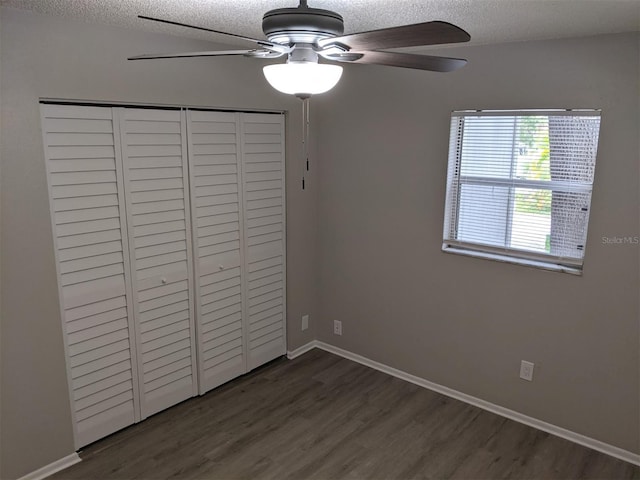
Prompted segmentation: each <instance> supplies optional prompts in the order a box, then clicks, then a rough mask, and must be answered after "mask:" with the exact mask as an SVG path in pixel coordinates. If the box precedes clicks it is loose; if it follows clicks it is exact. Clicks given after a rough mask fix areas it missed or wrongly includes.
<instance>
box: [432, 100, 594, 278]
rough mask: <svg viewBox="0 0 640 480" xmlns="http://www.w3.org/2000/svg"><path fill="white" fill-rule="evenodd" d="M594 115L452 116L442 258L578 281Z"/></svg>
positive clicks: (509, 113) (586, 218)
mask: <svg viewBox="0 0 640 480" xmlns="http://www.w3.org/2000/svg"><path fill="white" fill-rule="evenodd" d="M599 130H600V111H597V110H578V111H576V110H572V111H565V110H562V111H467V112H453V114H452V116H451V137H450V143H449V172H448V177H447V200H446V209H445V222H444V243H443V247H442V248H443V250H444V251H446V252H451V253H462V254H467V255H473V256H481V257H485V258H493V259H496V260H502V261H508V262H515V263H522V264H528V265H535V266H539V267H543V268H549V269H554V270H562V271H567V272H570V273H580V272H581V270H582V263H583V258H584V249H585V243H586V238H587V224H588V221H589V209H590V205H591V189H592V185H593V174H594V170H595V163H596V152H597V147H598V134H599Z"/></svg>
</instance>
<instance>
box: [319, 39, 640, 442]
mask: <svg viewBox="0 0 640 480" xmlns="http://www.w3.org/2000/svg"><path fill="white" fill-rule="evenodd" d="M638 40H639V37H638V35H637V34H629V35H615V36H603V37H589V38H582V39H570V40H562V41H544V42H528V43H514V44H505V45H492V46H479V47H472V48H470V47H468V48H461V49H458V48H452V49H446V50H443V51H442V53H443V54H447V55H450V56H462V57H467V58H468V59H469V60H470V63H469V65H468V66H467V67H465V68H464V69H463V70H461V71H459V72H456V73H451V74H446V75H444V74H435V73H426V72H415V71H407V70H401V69H391V68H385V67H374V66H370V67H367V66H355V65H354V66H350V68H349V70H348V71H347V72H345V75H344V76H343V80H342V81H341V83H340V84H339V85H338V87H336V89H335V90H334V91H333V92H332V93H331V95H327V96H326V97H323V98H322V101H321V102H319V107H318V108H319V110H320V112H319V117H320V125H319V127H318V128H319V131H318V136H319V137H318V138H319V139H320V143H319V150H318V156H319V159H318V162H319V164H320V186H319V189H320V205H319V211H318V212H319V213H318V218H319V229H318V231H319V235H320V238H319V243H318V245H319V247H320V253H319V255H320V256H319V262H320V263H319V264H320V266H321V280H320V305H321V321H320V322H319V324H318V325H317V327H318V337H319V339H320V340H322V341H325V342H328V343H331V344H333V345H336V346H338V347H342V348H345V349H347V350H349V351H352V352H355V353H358V354H361V355H364V356H366V357H369V358H371V359H373V360H377V361H379V362H382V363H385V364H387V365H390V366H392V367H395V368H399V369H401V370H404V371H407V372H409V373H411V374H414V375H417V376H419V377H422V378H425V379H427V380H430V381H432V382H436V383H439V384H442V385H445V386H447V387H450V388H454V389H456V390H459V391H462V392H464V393H467V394H470V395H474V396H476V397H479V398H482V399H484V400H488V401H490V402H494V403H496V404H499V405H502V406H504V407H507V408H510V409H513V410H516V411H518V412H522V413H524V414H526V415H530V416H532V417H535V418H538V419H541V420H544V421H547V422H550V423H553V424H556V425H559V426H561V427H564V428H568V429H570V430H573V431H575V432H579V433H581V434H584V435H588V436H590V437H593V438H596V439H598V440H601V441H603V442H607V443H610V444H613V445H616V446H618V447H622V448H624V449H627V450H630V451H633V452H639V451H640V445H639V437H640V432H639V425H640V418H639V412H638V409H639V406H640V399H639V384H638V380H639V357H638V355H639V351H640V344H639V342H640V336H639V333H640V332H639V312H638V300H639V292H640V285H639V282H638V273H639V269H638V267H639V258H638V250H639V248H638V245H617V246H613V245H605V244H603V242H602V237H603V236H607V237H613V236H616V235H617V236H626V235H631V236H637V235H640V231H639V228H638V205H639V201H638V192H639V186H638V179H639V173H640V172H639V146H638V132H639V123H638V115H639V109H638V106H639V104H638V85H639V63H638V62H639V48H638V47H639V42H638ZM545 107H546V108H572V107H573V108H601V109H602V126H601V137H600V148H599V154H598V164H597V167H596V179H595V185H594V191H593V203H592V210H591V220H590V225H589V239H588V243H587V248H586V260H585V267H584V275H583V276H581V277H578V276H572V275H568V274H563V273H555V272H546V271H542V270H537V269H533V268H528V267H522V266H515V265H508V264H502V263H497V262H493V261H488V260H482V259H473V258H468V257H463V256H458V255H450V254H445V253H442V252H441V244H442V225H443V217H444V200H445V186H446V185H445V183H446V167H447V149H448V138H449V121H450V112H451V111H452V110H462V109H510V108H545ZM333 319H339V320H342V322H343V330H344V333H343V335H342V337H338V336H334V335H333V333H332V320H333ZM521 359H525V360H529V361H532V362H535V364H536V367H535V378H534V381H533V382H532V383H529V382H526V381H523V380H520V379H519V378H518V373H519V364H520V360H521Z"/></svg>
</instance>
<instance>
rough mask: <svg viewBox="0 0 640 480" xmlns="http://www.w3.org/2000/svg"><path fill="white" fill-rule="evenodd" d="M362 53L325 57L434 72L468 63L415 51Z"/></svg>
mask: <svg viewBox="0 0 640 480" xmlns="http://www.w3.org/2000/svg"><path fill="white" fill-rule="evenodd" d="M360 55H361V56H360V57H359V58H358V57H357V56H358V54H354V53H351V52H346V53H342V54H341V53H338V54H334V55H326V56H325V58H327V59H329V60H335V61H338V62H350V63H363V64H370V65H387V66H390V67H403V68H414V69H417V70H429V71H432V72H452V71H454V70H457V69H459V68H462V67H464V66H465V65H466V64H467V61H466V60H464V59H462V58H449V57H434V56H431V55H415V54H413V53H392V52H360Z"/></svg>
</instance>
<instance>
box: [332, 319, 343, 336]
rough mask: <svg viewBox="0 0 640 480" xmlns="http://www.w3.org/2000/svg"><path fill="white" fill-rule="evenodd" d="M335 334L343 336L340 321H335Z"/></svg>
mask: <svg viewBox="0 0 640 480" xmlns="http://www.w3.org/2000/svg"><path fill="white" fill-rule="evenodd" d="M333 334H334V335H342V322H341V321H340V320H334V321H333Z"/></svg>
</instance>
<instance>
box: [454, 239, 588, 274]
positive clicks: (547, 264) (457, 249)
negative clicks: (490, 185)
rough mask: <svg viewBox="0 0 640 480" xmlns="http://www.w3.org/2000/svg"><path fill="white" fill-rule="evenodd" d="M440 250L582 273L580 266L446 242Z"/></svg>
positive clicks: (570, 272) (558, 270)
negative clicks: (473, 248)
mask: <svg viewBox="0 0 640 480" xmlns="http://www.w3.org/2000/svg"><path fill="white" fill-rule="evenodd" d="M442 251H443V252H444V253H453V254H456V255H465V256H467V257H475V258H484V259H485V260H493V261H496V262H502V263H511V264H514V265H523V266H525V267H533V268H540V269H542V270H549V271H552V272H562V273H569V274H571V275H582V268H578V267H569V266H567V265H560V264H557V263H551V262H544V261H541V260H531V259H527V258H518V257H512V256H509V255H501V254H498V253H488V252H480V251H477V250H468V249H465V248H460V247H454V246H450V245H447V244H445V245H443V246H442Z"/></svg>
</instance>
